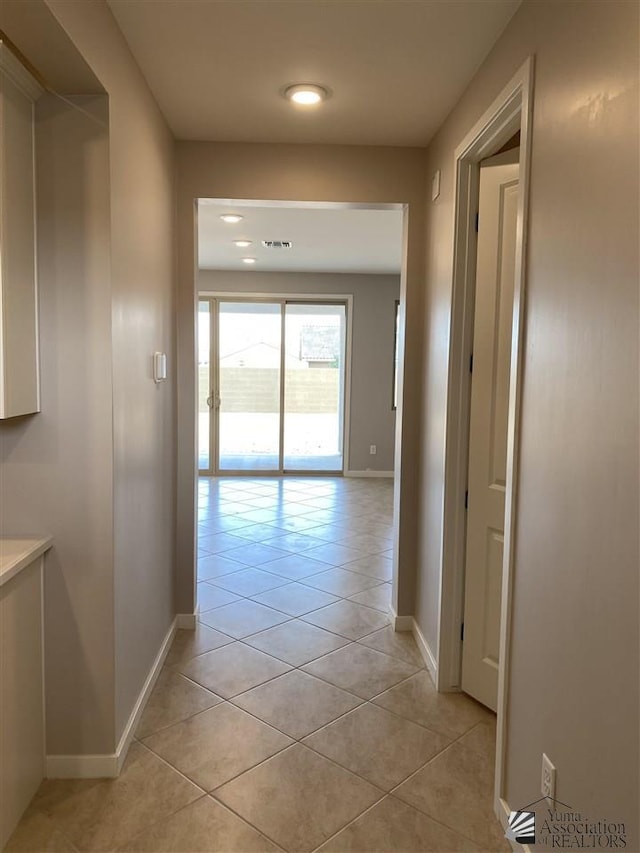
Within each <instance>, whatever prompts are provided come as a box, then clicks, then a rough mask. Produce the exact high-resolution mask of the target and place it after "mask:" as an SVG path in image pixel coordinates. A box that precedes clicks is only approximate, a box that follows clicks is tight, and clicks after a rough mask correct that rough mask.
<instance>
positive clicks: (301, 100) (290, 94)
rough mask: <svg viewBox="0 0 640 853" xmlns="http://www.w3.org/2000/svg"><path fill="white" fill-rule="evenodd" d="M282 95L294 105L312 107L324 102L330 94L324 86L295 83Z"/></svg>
mask: <svg viewBox="0 0 640 853" xmlns="http://www.w3.org/2000/svg"><path fill="white" fill-rule="evenodd" d="M282 94H283V95H284V97H285V98H286V99H287V100H288V101H292V102H293V103H294V104H298V105H299V106H303V107H313V106H315V105H316V104H319V103H321V102H322V101H326V99H327V98H328V97H329V95H330V92H329V90H328V89H327V88H326V86H319V85H318V84H317V83H296V84H295V85H294V86H287V87H286V89H285V90H284V91H283V93H282Z"/></svg>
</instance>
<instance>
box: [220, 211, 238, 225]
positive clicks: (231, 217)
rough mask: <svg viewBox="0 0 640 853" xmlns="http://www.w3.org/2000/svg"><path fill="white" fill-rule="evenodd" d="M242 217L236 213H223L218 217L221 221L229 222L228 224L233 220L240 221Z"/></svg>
mask: <svg viewBox="0 0 640 853" xmlns="http://www.w3.org/2000/svg"><path fill="white" fill-rule="evenodd" d="M242 218H243V217H242V216H240V215H239V214H238V213H223V214H222V216H221V217H220V219H222V221H223V222H229V223H230V224H233V223H234V222H240V220H241V219H242Z"/></svg>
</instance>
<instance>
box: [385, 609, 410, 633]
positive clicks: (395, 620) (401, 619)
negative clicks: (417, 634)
mask: <svg viewBox="0 0 640 853" xmlns="http://www.w3.org/2000/svg"><path fill="white" fill-rule="evenodd" d="M389 616H390V617H391V627H392V628H393V630H394V631H412V630H413V616H398V614H397V613H396V611H395V608H394V606H393V604H390V605H389Z"/></svg>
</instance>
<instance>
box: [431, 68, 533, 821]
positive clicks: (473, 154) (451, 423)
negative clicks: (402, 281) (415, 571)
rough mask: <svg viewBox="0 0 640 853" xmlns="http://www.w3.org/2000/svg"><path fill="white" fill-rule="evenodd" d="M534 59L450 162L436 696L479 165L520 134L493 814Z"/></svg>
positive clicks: (456, 607)
mask: <svg viewBox="0 0 640 853" xmlns="http://www.w3.org/2000/svg"><path fill="white" fill-rule="evenodd" d="M532 102H533V58H532V57H529V58H528V59H527V61H526V62H525V63H524V64H523V65H522V67H521V68H520V69H519V70H518V72H517V73H516V74H515V75H514V77H513V78H512V79H511V80H510V81H509V83H508V84H507V86H505V88H504V89H503V90H502V92H501V93H500V95H499V96H498V97H497V98H496V99H495V100H494V102H493V103H492V104H491V106H490V107H489V109H487V110H486V111H485V113H484V115H483V116H482V118H481V119H480V120H479V121H478V122H477V123H476V124H475V125H474V127H473V128H472V129H471V130H470V131H469V133H468V134H467V135H466V136H465V138H464V140H463V142H462V143H461V144H460V145H459V146H458V148H457V149H456V151H455V155H454V158H455V159H454V165H455V175H456V188H455V205H454V247H453V248H454V269H453V284H452V306H451V329H450V344H449V374H448V380H447V381H448V390H447V411H446V423H445V487H444V496H443V508H442V510H443V520H444V523H443V535H442V543H441V549H442V550H441V583H440V596H439V610H438V670H439V671H438V680H437V682H436V685H437V687H438V690H442V691H446V690H451V689H456V688H457V687H458V686H459V684H460V657H461V655H460V650H461V638H460V625H461V622H462V613H463V605H464V571H465V561H464V550H465V549H464V543H465V535H466V513H465V511H464V493H465V490H466V488H467V486H466V482H467V457H468V420H469V413H468V409H469V390H470V377H469V370H468V359H469V355H470V351H471V350H470V346H471V335H472V327H473V296H474V286H475V249H476V240H475V227H474V219H475V212H476V207H475V200H476V198H477V194H478V180H479V176H478V173H479V161H480V160H481V159H483V158H485V157H486V156H488V155H489V154H490V153H491V151H492V150H493V151H495V150H496V148H499V147H501V145H502V144H504V142H506V141H507V140H508V139H509V138H510V137H511V136H512V135H513V133H514V132H515V131H516V130H518V129H520V167H521V168H520V194H519V200H518V217H517V226H516V227H517V233H516V269H515V287H514V303H513V324H512V338H511V373H510V387H509V415H508V427H507V478H506V501H505V504H506V507H505V535H504V563H503V582H502V612H501V622H500V653H499V657H500V664H499V673H498V706H497V711H498V721H497V742H496V777H495V801H494V806H495V809H496V813H498V808H499V804H500V802H501V797H502V794H503V790H502V786H503V782H504V760H505V754H506V715H507V704H508V703H507V697H508V671H509V641H510V629H511V624H510V616H511V594H512V577H513V573H514V553H515V545H514V542H515V523H516V498H517V468H518V465H517V463H518V437H519V425H520V424H519V409H520V388H521V379H522V377H521V373H522V350H523V340H522V339H523V310H524V293H525V255H526V234H527V228H526V225H527V222H526V219H527V208H528V199H529V172H530V160H531V115H532Z"/></svg>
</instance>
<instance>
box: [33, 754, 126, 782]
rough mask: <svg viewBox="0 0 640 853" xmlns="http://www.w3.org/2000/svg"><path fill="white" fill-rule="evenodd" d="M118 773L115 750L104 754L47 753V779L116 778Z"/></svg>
mask: <svg viewBox="0 0 640 853" xmlns="http://www.w3.org/2000/svg"><path fill="white" fill-rule="evenodd" d="M117 775H118V756H117V755H116V753H115V752H113V753H111V754H108V753H105V754H103V755H47V765H46V773H45V778H46V779H115V778H116V776H117Z"/></svg>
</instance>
